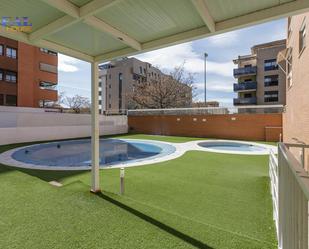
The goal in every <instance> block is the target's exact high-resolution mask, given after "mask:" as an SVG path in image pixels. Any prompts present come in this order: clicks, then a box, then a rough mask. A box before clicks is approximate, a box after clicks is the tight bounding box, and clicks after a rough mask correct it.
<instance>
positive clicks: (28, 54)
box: [0, 36, 58, 107]
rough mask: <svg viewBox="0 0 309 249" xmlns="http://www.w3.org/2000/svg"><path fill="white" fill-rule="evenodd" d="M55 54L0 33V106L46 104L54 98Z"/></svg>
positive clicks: (55, 82) (55, 78)
mask: <svg viewBox="0 0 309 249" xmlns="http://www.w3.org/2000/svg"><path fill="white" fill-rule="evenodd" d="M57 65H58V56H57V53H55V52H53V51H50V50H47V49H43V48H38V47H35V46H31V45H27V44H25V43H23V42H19V41H16V40H12V39H9V38H5V37H1V36H0V105H4V106H20V107H47V106H48V105H51V104H53V103H54V102H55V101H57V99H58V94H57V89H56V88H57V82H58V72H57Z"/></svg>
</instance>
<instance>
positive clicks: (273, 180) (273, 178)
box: [269, 150, 279, 237]
mask: <svg viewBox="0 0 309 249" xmlns="http://www.w3.org/2000/svg"><path fill="white" fill-rule="evenodd" d="M269 177H270V187H271V195H272V200H273V218H274V221H275V225H276V231H277V237H279V234H278V227H279V224H278V216H279V211H278V158H277V156H276V155H275V153H274V152H273V151H272V150H271V151H270V153H269Z"/></svg>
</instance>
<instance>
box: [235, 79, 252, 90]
mask: <svg viewBox="0 0 309 249" xmlns="http://www.w3.org/2000/svg"><path fill="white" fill-rule="evenodd" d="M256 89H257V83H256V82H255V81H248V82H241V83H236V84H234V92H241V91H247V90H256Z"/></svg>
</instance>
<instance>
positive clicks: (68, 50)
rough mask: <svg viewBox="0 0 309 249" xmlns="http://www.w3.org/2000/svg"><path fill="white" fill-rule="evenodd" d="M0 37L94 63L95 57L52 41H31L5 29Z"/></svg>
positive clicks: (22, 35)
mask: <svg viewBox="0 0 309 249" xmlns="http://www.w3.org/2000/svg"><path fill="white" fill-rule="evenodd" d="M0 35H1V36H4V37H7V38H10V39H13V40H17V41H19V42H24V43H27V44H29V45H33V46H37V47H41V48H47V49H50V50H53V51H56V52H59V53H62V54H65V55H68V56H72V57H75V58H77V59H80V60H84V61H88V62H93V61H94V57H93V56H91V55H87V54H85V53H83V52H80V51H77V50H75V49H72V48H68V47H65V46H62V45H60V44H56V43H54V42H51V41H47V40H39V41H31V40H30V39H29V35H28V34H26V33H23V32H19V31H10V30H7V29H5V28H2V29H0Z"/></svg>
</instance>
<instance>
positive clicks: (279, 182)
mask: <svg viewBox="0 0 309 249" xmlns="http://www.w3.org/2000/svg"><path fill="white" fill-rule="evenodd" d="M292 146H299V145H291V144H288V146H286V145H285V144H283V143H280V144H279V146H278V160H277V159H276V157H275V155H273V154H272V153H271V155H270V161H269V166H270V169H269V174H270V179H271V192H272V197H273V206H274V219H275V223H276V228H277V235H278V243H279V248H280V249H308V246H309V244H308V199H309V175H308V173H307V172H306V170H305V169H304V165H303V164H302V163H301V162H300V161H299V160H297V158H296V157H295V156H294V155H293V154H292V153H291V151H290V150H289V148H291V147H292ZM303 146H304V147H305V148H308V147H309V146H308V145H303Z"/></svg>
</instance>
